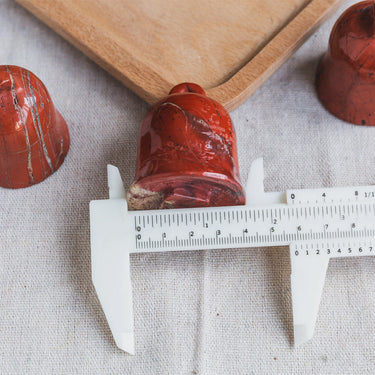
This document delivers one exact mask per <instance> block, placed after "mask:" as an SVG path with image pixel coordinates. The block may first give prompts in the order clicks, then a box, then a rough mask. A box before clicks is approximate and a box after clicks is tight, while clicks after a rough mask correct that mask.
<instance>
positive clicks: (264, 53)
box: [15, 0, 344, 111]
mask: <svg viewBox="0 0 375 375" xmlns="http://www.w3.org/2000/svg"><path fill="white" fill-rule="evenodd" d="M15 1H16V2H18V3H19V4H21V5H22V6H23V7H25V8H26V9H27V10H28V11H30V12H31V13H32V14H34V15H35V16H36V17H37V18H39V19H40V20H42V21H43V22H44V23H45V24H47V25H48V26H49V27H51V28H52V29H53V30H55V31H56V32H57V33H58V34H60V35H61V36H62V37H63V38H64V39H66V40H68V41H69V42H70V43H72V44H73V45H74V46H75V47H76V48H78V49H79V50H81V51H82V52H83V53H84V54H85V55H87V56H88V57H89V58H90V59H92V60H93V61H95V62H96V63H97V64H98V65H100V66H101V67H102V68H103V69H105V70H106V71H107V72H109V73H110V74H111V75H113V76H114V77H115V78H116V79H118V80H119V81H120V82H122V83H123V84H124V85H125V86H127V87H128V88H129V89H131V90H132V91H133V92H135V93H136V94H137V95H138V96H140V97H141V98H142V99H144V100H145V101H146V102H148V103H149V104H153V103H155V102H156V101H158V100H159V99H160V98H162V97H164V96H165V95H167V94H168V92H169V91H170V89H171V88H172V86H174V83H173V82H168V81H166V80H165V79H164V78H163V77H162V76H161V75H160V74H158V73H157V72H155V71H154V70H152V69H151V68H149V67H148V66H146V65H145V64H144V63H143V62H141V61H139V60H137V59H136V58H135V57H134V56H133V55H132V54H131V53H129V51H127V50H126V48H125V47H124V46H123V45H121V44H120V43H117V41H116V36H114V35H109V34H108V32H107V33H106V32H104V31H103V30H102V29H101V24H100V22H95V21H94V20H93V19H90V16H89V15H84V14H82V13H80V12H79V8H73V7H71V6H69V7H67V6H64V3H63V2H56V3H54V5H53V6H51V5H50V3H48V1H47V0H40V2H39V6H40V7H39V8H36V7H35V6H34V5H33V3H32V2H31V1H29V0H15ZM343 1H344V0H312V1H311V2H310V3H309V4H308V5H307V6H306V7H304V8H303V9H302V10H301V11H300V12H299V13H298V14H297V15H296V16H295V17H294V18H293V19H292V20H291V21H290V22H289V23H288V24H287V25H286V26H285V27H284V28H283V29H282V30H281V31H280V32H279V33H278V34H276V35H275V37H274V38H272V39H271V40H270V41H269V42H268V43H267V44H266V46H265V47H264V48H263V49H262V50H261V51H260V52H259V53H258V54H257V55H256V56H254V57H253V58H252V59H251V60H250V61H249V62H248V63H247V64H246V65H245V66H244V67H243V68H241V69H240V70H239V71H238V72H237V73H236V74H234V75H233V76H232V77H231V78H230V79H228V80H227V81H226V82H225V83H223V84H221V85H219V86H217V87H214V88H211V89H208V90H206V91H207V95H208V96H210V97H212V98H213V99H215V100H217V101H218V102H220V103H221V104H223V105H224V107H225V108H226V109H227V110H228V111H232V110H234V109H236V108H237V107H238V106H239V105H240V104H242V103H243V102H244V101H245V100H246V99H247V98H249V97H250V96H251V94H253V93H254V92H255V91H256V89H257V88H259V87H260V86H261V85H262V84H263V83H264V82H265V81H266V80H267V79H268V78H269V77H270V76H271V75H272V74H273V73H274V72H275V71H276V70H277V69H278V68H279V67H280V66H281V65H282V64H283V63H284V62H285V61H286V60H287V59H288V58H289V57H290V56H291V55H292V54H293V53H294V52H295V51H296V50H297V49H298V48H299V47H300V46H301V45H302V44H303V42H304V41H305V40H306V39H307V38H308V37H309V36H310V35H311V34H312V33H313V32H314V31H315V30H316V29H317V28H318V26H319V25H321V24H322V23H323V22H324V21H325V20H326V19H327V18H328V17H329V16H330V15H331V14H332V13H333V12H334V11H336V9H337V8H338V7H339V6H340V5H341V3H343ZM61 13H64V14H65V15H66V14H68V15H69V19H70V20H71V21H74V22H71V23H70V26H71V24H72V23H73V24H74V26H73V28H71V29H70V30H69V32H67V31H66V29H65V28H64V24H63V23H62V21H61V19H62V17H59V14H61ZM78 14H79V16H78ZM96 21H97V20H96ZM87 25H90V28H89V29H87ZM327 43H328V41H327ZM145 81H147V87H148V89H147V90H145V89H144V88H143V87H142V83H144V82H145ZM198 83H199V82H198Z"/></svg>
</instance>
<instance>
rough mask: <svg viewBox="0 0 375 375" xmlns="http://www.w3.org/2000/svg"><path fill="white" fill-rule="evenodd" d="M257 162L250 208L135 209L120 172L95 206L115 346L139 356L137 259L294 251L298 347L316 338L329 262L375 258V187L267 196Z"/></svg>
mask: <svg viewBox="0 0 375 375" xmlns="http://www.w3.org/2000/svg"><path fill="white" fill-rule="evenodd" d="M263 179H264V174H263V159H257V160H255V161H254V162H253V163H252V165H251V169H250V173H249V177H248V181H247V186H246V201H247V203H246V205H245V206H230V207H208V208H189V209H171V210H152V211H128V209H127V203H126V200H125V190H124V187H123V183H122V180H121V177H120V173H119V171H118V169H117V168H116V167H114V166H108V185H109V199H107V200H98V201H92V202H91V204H90V221H91V261H92V278H93V283H94V286H95V289H96V291H97V294H98V297H99V300H100V303H101V305H102V308H103V310H104V313H105V315H106V318H107V320H108V323H109V326H110V328H111V331H112V334H113V336H114V339H115V341H116V344H117V346H118V347H119V348H121V349H122V350H124V351H126V352H128V353H131V354H134V325H133V303H132V286H131V278H130V258H129V255H130V253H144V252H161V251H178V250H184V251H186V250H204V249H229V248H251V247H266V246H286V245H287V246H289V247H290V260H291V271H292V272H291V290H292V304H293V324H294V344H295V345H299V344H301V343H303V342H305V341H307V340H309V339H311V338H312V336H313V332H314V327H315V322H316V318H317V315H318V309H319V302H320V298H321V294H322V290H323V285H324V279H325V275H326V271H327V267H328V262H329V259H330V258H333V257H350V256H369V255H374V254H375V187H373V186H362V187H346V188H327V189H304V190H287V191H286V192H285V193H277V192H273V193H269V192H264V187H263Z"/></svg>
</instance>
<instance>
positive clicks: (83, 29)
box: [16, 0, 341, 110]
mask: <svg viewBox="0 0 375 375" xmlns="http://www.w3.org/2000/svg"><path fill="white" fill-rule="evenodd" d="M16 1H17V2H18V3H20V4H22V5H23V6H24V7H25V8H27V9H28V10H29V11H30V12H32V13H33V14H34V15H36V16H37V17H38V18H40V19H41V20H42V21H43V22H45V23H46V24H47V25H49V26H50V27H51V28H52V29H54V30H55V31H56V32H58V33H59V34H60V35H62V36H63V37H64V38H66V39H67V40H69V41H70V42H71V43H73V44H74V45H75V46H76V47H77V48H79V49H80V50H81V51H83V52H84V53H85V54H86V55H88V56H89V57H90V58H91V59H93V60H94V61H96V62H97V63H98V64H99V65H100V66H102V67H103V68H104V69H105V70H107V71H108V72H109V73H110V74H112V75H113V76H114V77H116V78H117V79H119V80H120V81H121V82H123V83H124V84H125V85H126V86H128V87H129V88H130V89H131V90H133V91H134V92H135V93H136V94H138V95H139V96H140V97H142V98H143V99H144V100H146V101H147V102H149V103H154V102H155V101H157V100H159V99H160V98H162V97H163V96H165V95H166V94H167V93H168V92H169V91H170V89H171V88H172V87H173V86H174V85H175V84H178V83H181V82H184V81H190V82H196V83H198V84H200V85H201V86H202V87H204V88H205V90H206V92H207V94H208V95H209V96H211V97H212V98H214V99H216V100H218V101H219V102H221V103H222V104H223V105H224V106H225V108H226V109H228V110H233V109H234V108H236V107H237V106H238V105H240V104H241V103H242V102H243V101H244V100H246V99H247V98H248V97H249V96H250V95H251V94H252V93H253V92H254V91H255V90H256V89H257V88H258V87H259V86H260V85H261V84H262V83H263V82H265V80H266V79H267V78H268V77H269V76H270V75H271V74H272V73H273V72H274V71H275V70H276V69H277V68H279V67H280V66H281V65H282V63H283V62H285V61H286V60H287V59H288V57H290V56H291V54H292V53H293V52H294V51H295V50H296V49H297V48H298V47H299V46H300V45H301V44H302V43H303V41H304V40H305V39H306V38H307V37H308V36H309V35H310V34H311V33H312V32H313V31H314V30H315V28H316V27H317V26H318V25H319V24H320V23H321V22H322V21H323V20H324V19H325V18H326V17H327V16H328V15H329V14H330V12H331V11H333V10H334V9H336V6H338V5H339V4H340V2H341V0H311V1H309V0H279V1H274V0H243V1H236V0H226V1H215V0H208V1H200V0H190V1H181V0H168V1H167V0H153V1H149V0H137V1H134V0H133V1H132V0H91V1H89V0H16ZM327 39H328V36H327Z"/></svg>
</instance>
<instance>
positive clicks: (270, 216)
mask: <svg viewBox="0 0 375 375" xmlns="http://www.w3.org/2000/svg"><path fill="white" fill-rule="evenodd" d="M128 215H129V217H130V218H131V217H132V220H133V226H134V228H133V236H134V239H135V248H134V249H132V252H155V251H168V250H170V251H171V250H172V251H173V250H193V249H208V248H210V249H218V248H223V247H226V248H228V247H229V248H235V247H258V246H259V247H262V246H283V245H290V244H291V243H300V242H306V243H307V242H308V243H309V245H310V246H313V247H316V246H319V243H321V242H322V241H325V242H326V245H324V246H325V247H327V246H328V250H330V253H329V254H331V249H329V246H332V245H331V244H332V243H334V242H336V244H337V245H336V247H337V250H338V251H339V252H338V255H337V256H340V252H341V254H342V255H344V254H351V253H352V252H353V251H354V249H352V248H351V247H350V246H349V247H348V249H349V250H348V251H346V252H344V251H343V250H342V249H341V248H340V246H341V247H342V246H344V245H346V244H349V245H350V243H351V242H353V240H354V241H355V240H361V239H362V240H363V239H365V240H366V241H367V239H369V238H375V222H374V218H375V203H373V202H368V203H364V202H351V203H336V204H329V203H323V204H319V205H315V206H311V205H292V206H290V205H285V204H278V205H274V206H267V207H254V208H249V207H246V206H238V207H215V208H204V209H189V213H187V212H186V211H185V210H171V211H166V212H165V213H164V212H163V213H162V214H161V213H160V211H142V212H141V211H136V212H128ZM357 242H358V241H357ZM366 243H367V242H366ZM301 246H302V245H301ZM320 246H322V245H320ZM363 246H365V245H363ZM316 250H319V248H317V249H316ZM368 251H369V252H371V251H372V248H371V249H370V247H368ZM357 252H358V255H362V254H360V253H363V252H365V249H364V247H358V249H357ZM296 254H297V253H296ZM305 254H306V253H305ZM316 254H317V255H318V254H321V253H320V252H316ZM298 255H300V254H299V252H298ZM307 255H309V253H307ZM331 256H333V255H332V254H331Z"/></svg>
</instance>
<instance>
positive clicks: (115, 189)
mask: <svg viewBox="0 0 375 375" xmlns="http://www.w3.org/2000/svg"><path fill="white" fill-rule="evenodd" d="M108 186H109V197H110V199H107V200H98V201H92V202H90V232H91V267H92V280H93V283H94V286H95V290H96V292H97V295H98V298H99V301H100V304H101V305H102V308H103V311H104V313H105V316H106V318H107V321H108V324H109V327H110V329H111V331H112V335H113V337H114V339H115V342H116V345H117V346H118V347H119V348H120V349H122V350H124V351H125V352H128V353H129V354H134V323H133V299H132V285H131V280H130V250H131V249H132V248H134V247H132V246H134V245H133V238H132V236H131V232H130V225H132V223H130V222H129V217H128V215H127V213H128V207H127V203H126V199H125V190H124V187H123V183H122V180H121V177H120V173H119V171H118V169H117V168H116V167H114V166H111V165H109V166H108Z"/></svg>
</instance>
